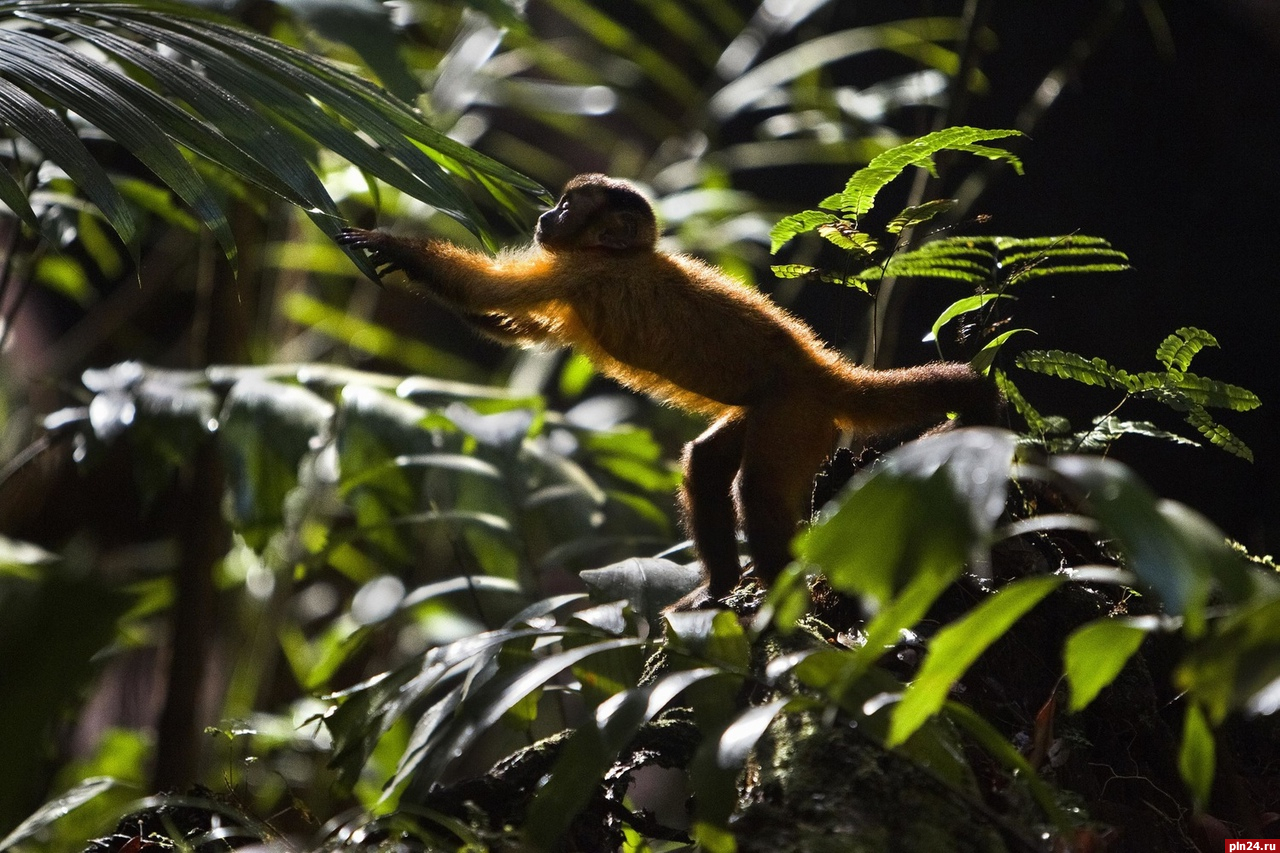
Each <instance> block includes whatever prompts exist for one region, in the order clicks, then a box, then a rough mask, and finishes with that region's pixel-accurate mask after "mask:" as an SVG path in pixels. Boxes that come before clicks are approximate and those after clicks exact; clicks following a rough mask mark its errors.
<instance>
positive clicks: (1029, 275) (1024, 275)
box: [1008, 264, 1129, 284]
mask: <svg viewBox="0 0 1280 853" xmlns="http://www.w3.org/2000/svg"><path fill="white" fill-rule="evenodd" d="M1127 269H1129V265H1128V264H1061V265H1057V266H1043V265H1042V266H1033V267H1027V268H1026V269H1021V270H1018V271H1016V272H1014V273H1013V275H1011V276H1010V277H1009V282H1008V283H1009V284H1016V283H1018V282H1021V281H1030V280H1031V279H1036V278H1044V277H1045V276H1049V275H1069V274H1075V275H1085V274H1087V273H1095V272H1124V271H1125V270H1127Z"/></svg>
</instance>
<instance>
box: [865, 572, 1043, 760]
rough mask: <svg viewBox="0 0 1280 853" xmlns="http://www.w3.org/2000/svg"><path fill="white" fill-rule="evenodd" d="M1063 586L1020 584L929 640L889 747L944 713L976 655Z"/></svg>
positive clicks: (896, 714) (1036, 580)
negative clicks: (954, 687)
mask: <svg viewBox="0 0 1280 853" xmlns="http://www.w3.org/2000/svg"><path fill="white" fill-rule="evenodd" d="M1062 582H1063V578H1061V577H1059V576H1056V575H1047V576H1038V577H1029V578H1022V579H1021V580H1016V581H1014V582H1013V583H1010V584H1008V585H1007V586H1005V587H1004V588H1002V589H1001V590H1000V591H999V592H997V593H996V594H995V595H993V596H991V597H990V598H989V599H987V600H986V601H984V602H982V603H981V604H979V605H978V606H977V607H975V608H973V610H972V611H970V612H969V613H968V614H966V615H965V616H964V617H963V618H961V619H958V620H956V621H955V622H952V623H951V624H950V625H947V626H946V627H945V628H943V629H942V630H940V631H939V632H938V633H937V634H936V635H935V636H934V638H933V639H932V640H931V641H930V642H929V653H928V655H927V656H926V657H925V659H924V663H923V664H922V665H921V667H920V671H919V673H917V675H916V677H915V680H914V681H912V683H911V686H910V687H908V688H907V690H906V693H905V694H904V695H903V697H902V701H901V702H899V703H898V704H897V706H896V707H895V708H894V709H893V722H892V724H891V725H890V729H889V738H888V741H887V743H888V745H889V746H897V745H898V744H900V743H902V742H903V741H905V740H906V739H907V738H909V737H910V736H911V735H912V734H914V733H915V732H916V731H917V730H918V729H919V728H920V727H921V726H922V725H924V724H925V722H926V721H927V720H928V719H929V718H930V717H931V716H933V715H934V714H936V713H937V712H938V711H939V710H941V709H942V706H943V704H944V703H945V702H946V701H947V696H948V694H949V693H950V691H951V687H952V685H954V684H955V683H956V682H957V681H959V680H960V677H961V676H963V675H964V673H965V672H966V671H968V669H969V667H970V666H972V665H973V663H974V662H975V661H976V660H977V659H978V657H979V656H980V655H981V654H982V653H983V652H984V651H986V650H987V648H988V647H989V646H990V645H991V644H992V643H994V642H996V641H997V640H999V639H1000V638H1001V637H1002V636H1004V634H1005V632H1006V631H1008V630H1009V628H1011V627H1012V626H1013V623H1014V622H1016V621H1018V619H1020V618H1021V617H1022V615H1023V614H1024V613H1026V612H1027V611H1028V610H1030V609H1031V608H1032V607H1035V606H1036V605H1037V604H1039V603H1040V601H1041V600H1042V599H1043V598H1044V597H1045V596H1046V595H1048V594H1049V593H1050V592H1052V591H1053V590H1055V589H1057V588H1058V586H1060V585H1061V584H1062Z"/></svg>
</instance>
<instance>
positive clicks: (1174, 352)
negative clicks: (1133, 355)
mask: <svg viewBox="0 0 1280 853" xmlns="http://www.w3.org/2000/svg"><path fill="white" fill-rule="evenodd" d="M1216 346H1218V339H1217V338H1215V337H1214V336H1213V335H1211V334H1209V333H1208V332H1206V331H1205V330H1204V329H1197V328H1194V327H1192V326H1185V327H1183V328H1181V329H1179V330H1178V331H1176V332H1174V333H1173V334H1172V335H1170V336H1169V337H1167V338H1165V339H1164V340H1163V341H1162V342H1161V343H1160V346H1159V347H1157V348H1156V358H1158V359H1160V361H1161V362H1163V363H1164V366H1165V367H1166V368H1167V369H1169V370H1177V371H1179V372H1180V373H1185V372H1186V370H1187V368H1188V367H1190V366H1191V359H1193V358H1195V355H1196V353H1198V352H1200V350H1202V349H1204V348H1205V347H1216Z"/></svg>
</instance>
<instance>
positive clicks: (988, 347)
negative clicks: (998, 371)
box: [969, 329, 1035, 376]
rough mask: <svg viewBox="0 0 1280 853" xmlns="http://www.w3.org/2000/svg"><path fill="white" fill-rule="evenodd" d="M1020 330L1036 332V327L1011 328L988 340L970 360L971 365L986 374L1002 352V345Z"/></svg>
mask: <svg viewBox="0 0 1280 853" xmlns="http://www.w3.org/2000/svg"><path fill="white" fill-rule="evenodd" d="M1020 332H1031V334H1033V335H1034V334H1035V330H1034V329H1010V330H1009V331H1007V332H1002V333H1000V334H998V335H996V336H995V337H994V338H992V339H991V340H989V341H987V342H986V344H985V345H984V346H983V347H982V349H980V350H978V354H977V355H975V356H974V357H973V358H972V359H970V360H969V364H970V366H971V367H973V369H974V370H975V371H977V372H978V373H981V374H983V375H984V376H985V375H986V373H987V371H989V370H990V369H991V365H992V364H994V363H995V360H996V356H997V355H999V354H1000V347H1002V346H1004V345H1005V343H1006V342H1007V341H1008V340H1009V338H1012V337H1013V336H1014V335H1016V334H1018V333H1020Z"/></svg>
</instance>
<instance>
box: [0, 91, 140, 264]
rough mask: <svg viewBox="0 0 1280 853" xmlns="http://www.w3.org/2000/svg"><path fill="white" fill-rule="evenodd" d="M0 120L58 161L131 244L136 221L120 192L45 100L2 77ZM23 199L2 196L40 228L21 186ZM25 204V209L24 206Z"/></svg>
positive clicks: (118, 232) (122, 239) (114, 227)
mask: <svg viewBox="0 0 1280 853" xmlns="http://www.w3.org/2000/svg"><path fill="white" fill-rule="evenodd" d="M0 121H3V122H4V123H5V124H7V125H9V126H11V127H13V128H14V129H16V130H17V131H18V132H19V133H21V134H22V135H23V136H25V137H26V138H27V139H28V140H29V141H30V142H31V144H32V145H34V146H36V147H37V148H39V149H40V150H41V151H42V152H43V153H44V155H45V156H46V157H48V158H49V159H50V160H52V161H53V162H54V163H57V164H58V165H59V166H60V167H61V168H62V170H63V171H64V172H66V173H67V174H68V175H69V176H70V177H71V180H73V181H75V183H76V185H77V186H79V187H80V188H81V189H82V190H83V191H84V193H85V195H86V196H88V197H89V200H90V201H92V202H93V203H94V204H95V205H97V207H98V210H100V211H101V212H102V215H103V216H104V217H105V218H106V220H107V222H109V223H110V224H111V227H112V228H113V229H114V230H115V232H116V233H117V234H118V235H120V240H121V242H123V243H125V245H131V244H132V243H133V242H134V238H135V237H136V236H137V228H138V226H137V222H136V221H135V220H134V216H133V212H132V211H131V210H130V209H129V206H128V205H127V204H125V201H124V199H123V198H121V197H120V193H119V192H118V191H117V190H116V188H115V186H114V185H112V183H111V179H110V178H108V177H107V173H106V172H104V171H103V170H102V167H101V166H99V165H98V164H97V162H95V161H94V159H93V155H92V154H90V153H89V149H88V148H85V146H84V143H82V142H81V141H80V140H79V139H78V138H77V137H76V135H75V134H74V133H72V132H71V129H70V128H68V127H67V126H66V125H65V124H63V123H62V122H61V121H59V120H58V119H57V118H56V117H55V116H54V115H53V113H52V112H50V111H49V109H48V108H47V107H45V106H44V104H42V103H40V102H39V101H38V100H36V99H35V98H33V97H31V96H30V95H28V94H27V93H26V92H25V91H23V90H22V89H20V88H18V87H17V86H15V85H13V84H12V83H10V82H9V81H8V80H5V79H4V78H2V77H0ZM19 191H20V192H21V199H14V198H10V197H8V196H4V197H0V200H3V201H4V202H5V204H7V205H9V207H10V209H12V210H13V211H14V212H15V213H17V214H19V215H20V216H21V218H22V220H23V222H26V223H27V224H28V225H30V226H31V227H33V228H34V229H35V230H37V231H38V230H39V227H40V226H39V222H38V221H37V220H36V218H35V214H34V213H32V211H31V207H30V204H29V203H27V201H26V192H25V190H21V188H19ZM24 207H25V210H24Z"/></svg>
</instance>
